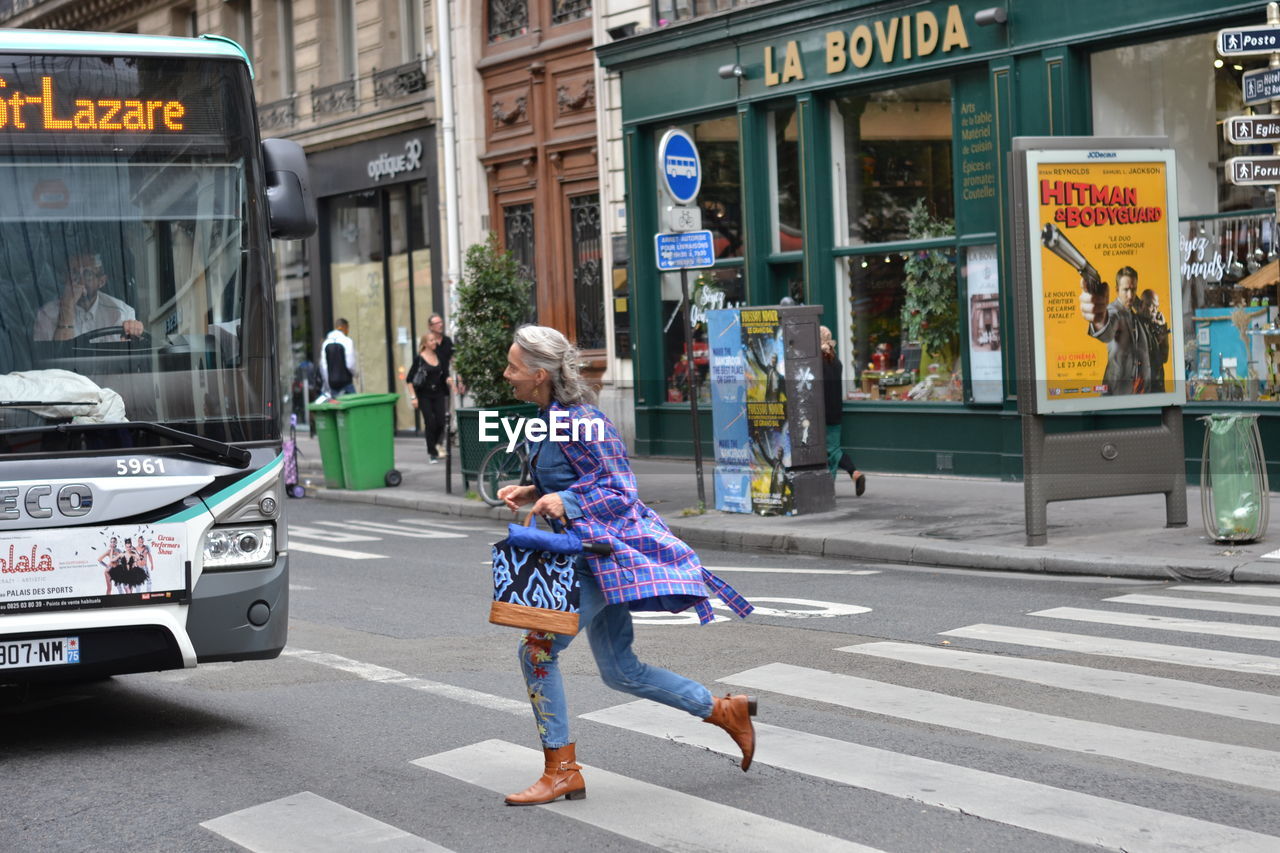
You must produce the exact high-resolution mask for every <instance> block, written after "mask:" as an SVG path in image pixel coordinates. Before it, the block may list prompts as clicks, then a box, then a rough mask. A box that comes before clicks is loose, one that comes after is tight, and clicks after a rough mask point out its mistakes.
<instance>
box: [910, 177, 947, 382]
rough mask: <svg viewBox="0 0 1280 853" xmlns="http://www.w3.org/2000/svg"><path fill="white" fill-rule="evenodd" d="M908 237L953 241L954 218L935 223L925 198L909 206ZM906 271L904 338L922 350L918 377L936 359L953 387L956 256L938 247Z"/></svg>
mask: <svg viewBox="0 0 1280 853" xmlns="http://www.w3.org/2000/svg"><path fill="white" fill-rule="evenodd" d="M907 233H908V234H909V236H910V239H912V240H926V239H929V238H933V237H949V236H951V235H952V234H954V233H955V225H954V223H952V222H951V221H950V220H942V219H935V218H934V217H933V216H932V215H931V214H930V213H929V209H928V208H927V207H926V206H925V203H924V201H923V200H921V201H918V202H916V204H915V206H914V207H912V208H911V212H910V214H909V216H908V219H907ZM903 271H904V273H905V281H904V282H903V284H904V289H905V290H906V299H905V300H904V302H903V304H902V334H903V338H904V339H905V340H908V341H916V342H918V343H919V344H920V346H921V349H922V350H923V355H922V358H921V363H920V377H918V378H920V379H923V378H924V377H925V376H926V375H927V373H928V369H927V365H928V364H929V362H930V361H933V362H936V363H937V365H938V367H939V369H940V371H941V374H942V378H943V380H945V381H946V382H947V384H948V385H950V384H951V383H950V380H951V374H952V372H953V371H954V370H955V368H956V359H957V357H958V355H959V348H960V311H959V302H958V297H957V294H956V264H955V257H954V255H953V254H951V253H950V252H946V251H940V250H938V249H928V250H921V251H916V252H912V253H911V254H910V256H909V257H908V258H907V262H906V264H905V265H904V270H903ZM939 390H942V389H939Z"/></svg>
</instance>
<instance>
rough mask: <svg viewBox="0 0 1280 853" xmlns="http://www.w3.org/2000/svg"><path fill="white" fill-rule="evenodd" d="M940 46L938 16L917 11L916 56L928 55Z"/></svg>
mask: <svg viewBox="0 0 1280 853" xmlns="http://www.w3.org/2000/svg"><path fill="white" fill-rule="evenodd" d="M937 46H938V16H937V15H935V14H933V13H932V12H916V56H928V55H929V54H931V53H933V51H934V49H935V48H936V47H937Z"/></svg>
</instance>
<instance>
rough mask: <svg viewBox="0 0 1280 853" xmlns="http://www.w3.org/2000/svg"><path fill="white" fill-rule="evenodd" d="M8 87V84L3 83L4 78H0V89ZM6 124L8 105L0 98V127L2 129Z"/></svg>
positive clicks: (7, 120)
mask: <svg viewBox="0 0 1280 853" xmlns="http://www.w3.org/2000/svg"><path fill="white" fill-rule="evenodd" d="M8 85H9V84H8V83H6V82H5V81H4V78H3V77H0V89H3V88H5V87H6V86H8ZM8 123H9V109H8V104H7V103H5V100H4V98H0V127H4V126H5V125H6V124H8Z"/></svg>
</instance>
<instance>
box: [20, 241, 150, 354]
mask: <svg viewBox="0 0 1280 853" xmlns="http://www.w3.org/2000/svg"><path fill="white" fill-rule="evenodd" d="M106 283H107V273H106V270H105V269H104V267H103V265H102V258H101V256H99V255H98V254H97V253H96V252H82V253H80V254H78V255H74V256H72V258H71V262H70V263H69V264H68V265H67V275H66V278H65V280H64V283H63V286H62V295H61V296H59V297H58V298H57V299H54V300H52V301H49V302H46V303H45V304H44V305H42V306H40V310H39V312H37V313H36V324H35V330H34V332H33V334H32V338H33V339H34V340H37V341H68V340H71V339H72V338H74V337H77V336H78V335H83V334H85V333H86V332H93V331H97V330H98V329H108V328H111V327H112V326H121V327H123V329H124V337H125V338H139V337H142V323H141V322H139V321H138V320H136V319H135V314H134V310H133V308H131V307H130V306H129V305H128V304H126V303H125V302H122V301H120V300H119V299H116V298H115V297H114V296H111V295H109V294H106V293H100V292H99V291H101V290H102V287H103V286H104V285H105V284H106Z"/></svg>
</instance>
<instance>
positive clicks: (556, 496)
mask: <svg viewBox="0 0 1280 853" xmlns="http://www.w3.org/2000/svg"><path fill="white" fill-rule="evenodd" d="M578 361H579V356H578V350H577V348H576V347H574V346H573V344H571V343H570V342H569V341H568V339H566V338H565V336H564V335H562V334H561V333H560V332H558V331H556V330H555V329H552V328H548V327H546V326H523V327H521V328H519V329H517V330H516V333H515V341H514V343H513V344H512V345H511V349H510V351H509V352H508V355H507V369H506V371H505V372H504V373H503V376H504V377H505V378H506V380H507V381H508V382H509V383H511V388H512V391H513V392H514V394H515V396H516V397H517V398H519V399H521V400H524V401H525V402H529V403H536V404H537V405H538V407H539V409H540V412H541V415H540V416H541V417H542V418H543V419H544V420H545V421H546V422H547V425H548V429H547V432H546V434H547V436H548V437H547V438H546V439H544V440H541V441H536V442H530V444H529V474H530V476H531V478H532V480H533V482H532V484H530V485H519V486H506V487H504V488H502V489H501V490H499V492H498V497H500V498H502V500H503V501H504V502H505V503H506V505H507V506H508V507H509V508H510V509H511V510H512V511H513V512H514V511H516V510H517V509H518V508H519V507H521V506H524V505H526V504H532V505H533V508H532V510H531V511H532V512H533V513H535V514H537V515H540V516H543V517H544V518H547V519H548V520H550V521H551V525H552V528H553V529H554V530H556V531H557V532H558V531H560V530H561V529H563V528H564V527H571V528H572V530H573V532H574V533H575V534H576V535H577V536H578V537H579V538H581V540H582V542H583V543H584V545H586V544H592V543H598V544H602V545H607V546H609V548H610V549H611V554H610V555H608V556H599V555H590V554H589V555H584V556H583V557H581V558H579V560H578V562H577V564H576V566H575V574H576V577H577V580H578V583H579V586H580V598H579V622H580V624H582V625H583V626H585V627H586V630H587V640H588V642H589V643H590V645H591V652H592V654H593V655H594V657H595V660H596V665H597V666H598V667H599V669H600V675H601V677H602V678H603V679H604V682H605V684H607V685H609V686H610V687H612V688H614V689H615V690H621V691H623V692H625V693H630V694H632V695H634V696H639V697H641V698H645V699H652V700H654V701H656V702H661V703H663V704H665V705H670V706H671V707H673V708H679V709H681V710H684V711H687V712H689V713H690V714H693V715H695V716H697V717H700V718H701V719H703V720H705V721H706V722H708V723H712V724H713V725H716V726H719V727H720V728H722V729H724V730H725V731H726V732H728V734H729V736H730V737H732V738H733V740H734V742H735V743H736V744H737V745H738V747H739V748H740V749H741V750H742V764H741V766H742V769H743V770H746V769H747V768H748V767H750V766H751V758H752V755H753V754H754V752H755V727H754V726H753V725H752V722H751V717H752V716H753V715H754V714H755V711H756V703H755V700H754V699H751V698H749V697H747V696H741V695H738V696H725V697H723V698H721V697H713V696H712V695H711V691H709V690H708V689H707V688H706V687H704V686H703V685H701V684H699V683H698V682H696V681H691V680H690V679H688V678H685V677H684V676H682V675H677V674H676V673H674V672H669V671H667V670H665V669H659V668H658V667H655V666H649V665H648V664H644V663H641V662H640V660H639V659H638V658H636V655H635V653H634V652H633V651H632V649H631V644H632V641H633V640H634V638H635V637H634V632H633V629H632V623H631V611H633V610H640V611H670V612H680V611H683V610H687V609H688V608H690V607H693V608H695V609H696V611H697V614H698V617H699V620H700V621H701V622H702V623H703V624H706V623H708V622H711V621H712V618H713V617H712V611H711V604H710V603H709V601H708V600H707V599H708V594H709V593H714V594H715V595H716V596H717V597H719V598H720V599H722V600H723V601H724V602H725V603H726V604H727V605H728V606H729V608H730V609H732V610H733V611H734V612H735V613H737V614H738V615H739V616H746V615H747V614H748V613H750V612H751V610H752V607H751V605H750V604H749V603H748V602H747V601H746V600H745V599H744V598H743V597H742V596H741V595H739V594H738V593H737V592H736V591H735V590H734V589H733V588H732V587H730V586H729V585H728V584H726V583H725V582H724V581H722V580H721V579H720V578H718V577H716V576H715V575H713V574H712V573H711V572H709V571H707V570H706V569H705V568H703V566H702V564H701V562H699V560H698V555H697V554H696V553H694V551H693V549H691V548H690V547H689V546H688V545H686V544H685V543H684V542H683V541H681V540H680V539H678V538H677V537H676V536H675V535H674V534H672V533H671V531H670V530H669V529H668V528H667V526H666V524H665V523H663V521H662V519H661V518H659V517H658V515H657V513H655V512H653V510H651V509H649V508H648V507H647V506H645V505H644V503H642V502H641V501H640V499H639V497H638V496H637V494H636V481H635V475H634V474H633V473H632V471H631V466H630V464H629V463H628V461H627V452H626V447H625V446H624V445H623V443H622V439H621V438H620V437H619V435H618V431H617V429H616V428H615V427H614V425H613V424H612V423H611V422H610V421H609V419H608V418H607V417H605V415H604V413H603V412H601V411H600V410H599V409H597V408H596V407H595V405H594V401H595V392H594V391H592V390H591V388H590V387H588V386H587V384H586V382H585V381H584V380H583V379H582V377H581V375H580V374H579V369H578ZM557 424H559V425H561V426H562V427H563V426H564V425H565V424H567V425H568V426H567V427H564V428H563V429H560V430H559V431H557ZM580 425H582V426H584V427H585V426H587V425H590V427H592V428H596V427H600V429H599V431H597V432H596V433H595V434H594V435H593V434H592V433H591V431H590V430H589V429H585V428H583V429H579V430H578V431H577V432H576V433H575V428H577V427H579V426H580ZM601 433H602V434H601ZM572 641H573V636H572V635H568V634H547V633H542V632H535V631H529V632H526V633H525V634H524V636H523V637H522V638H521V640H520V650H519V655H520V668H521V670H522V671H523V673H524V678H525V684H526V686H527V687H528V691H529V699H530V702H531V703H532V705H533V714H534V718H535V720H536V722H537V726H538V734H539V737H540V738H541V740H542V749H543V755H544V758H545V768H544V772H543V774H542V776H541V777H540V778H539V779H538V780H537V781H536V782H534V784H533V785H532V786H530V787H529V788H527V789H526V790H524V791H521V792H520V793H518V794H511V795H509V796H508V797H507V798H506V802H507V803H508V804H509V805H516V806H523V805H540V804H543V803H549V802H551V801H552V800H555V799H558V798H559V797H562V796H563V797H567V798H569V799H582V798H583V797H585V796H586V792H587V788H586V782H585V781H584V780H583V778H582V773H581V767H579V766H578V764H577V758H576V755H575V751H574V743H573V741H572V740H570V738H569V712H568V706H567V704H566V701H565V695H564V683H563V680H562V678H561V675H560V666H559V658H560V654H561V653H562V652H563V651H564V650H565V648H567V647H568V645H569V643H570V642H572Z"/></svg>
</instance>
